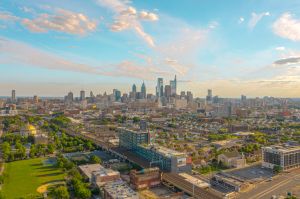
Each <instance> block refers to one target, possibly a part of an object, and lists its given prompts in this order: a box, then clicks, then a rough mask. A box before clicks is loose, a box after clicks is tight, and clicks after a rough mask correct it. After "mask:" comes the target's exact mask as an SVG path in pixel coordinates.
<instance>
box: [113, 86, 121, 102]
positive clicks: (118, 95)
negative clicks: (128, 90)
mask: <svg viewBox="0 0 300 199" xmlns="http://www.w3.org/2000/svg"><path fill="white" fill-rule="evenodd" d="M113 95H114V98H115V101H120V100H121V91H119V90H118V89H114V90H113Z"/></svg>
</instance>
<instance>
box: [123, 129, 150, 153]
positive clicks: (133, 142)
mask: <svg viewBox="0 0 300 199" xmlns="http://www.w3.org/2000/svg"><path fill="white" fill-rule="evenodd" d="M118 131H119V146H120V147H123V148H126V149H127V150H136V149H137V146H138V145H140V144H149V143H150V134H149V133H148V132H145V131H135V130H131V129H126V128H119V129H118Z"/></svg>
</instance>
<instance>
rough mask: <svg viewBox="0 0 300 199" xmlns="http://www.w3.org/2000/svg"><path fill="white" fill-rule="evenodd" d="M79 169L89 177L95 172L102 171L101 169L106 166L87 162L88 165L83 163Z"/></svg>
mask: <svg viewBox="0 0 300 199" xmlns="http://www.w3.org/2000/svg"><path fill="white" fill-rule="evenodd" d="M79 169H80V170H81V172H82V173H84V174H85V175H86V176H87V177H88V178H91V177H92V173H93V172H97V171H100V170H102V169H104V167H103V166H101V165H100V164H87V165H81V166H79Z"/></svg>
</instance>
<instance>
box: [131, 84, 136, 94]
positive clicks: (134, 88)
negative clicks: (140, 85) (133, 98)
mask: <svg viewBox="0 0 300 199" xmlns="http://www.w3.org/2000/svg"><path fill="white" fill-rule="evenodd" d="M132 92H133V93H136V85H135V84H133V85H132Z"/></svg>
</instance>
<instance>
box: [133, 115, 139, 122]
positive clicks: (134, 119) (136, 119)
mask: <svg viewBox="0 0 300 199" xmlns="http://www.w3.org/2000/svg"><path fill="white" fill-rule="evenodd" d="M132 120H133V123H138V122H139V121H140V120H141V119H140V118H139V117H136V116H135V117H133V119H132Z"/></svg>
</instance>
